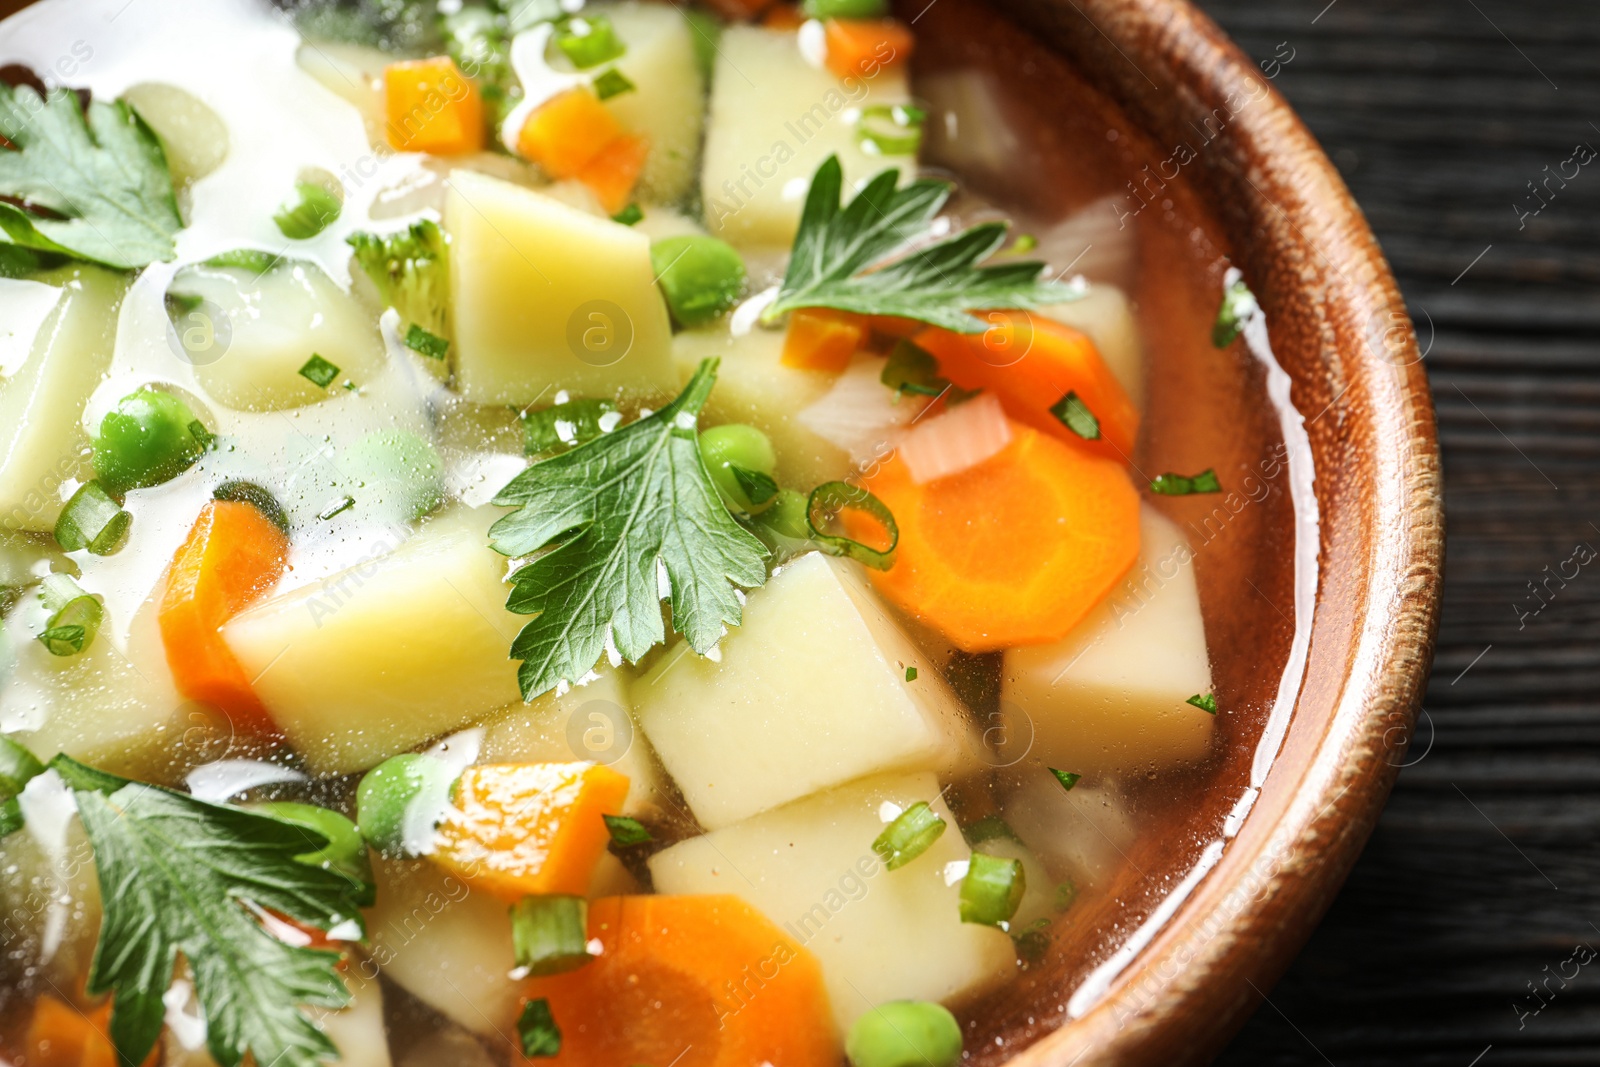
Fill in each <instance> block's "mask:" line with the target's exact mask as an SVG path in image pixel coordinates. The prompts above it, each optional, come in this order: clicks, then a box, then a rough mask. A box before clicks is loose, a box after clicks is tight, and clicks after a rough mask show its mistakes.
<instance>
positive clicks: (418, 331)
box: [334, 322, 450, 374]
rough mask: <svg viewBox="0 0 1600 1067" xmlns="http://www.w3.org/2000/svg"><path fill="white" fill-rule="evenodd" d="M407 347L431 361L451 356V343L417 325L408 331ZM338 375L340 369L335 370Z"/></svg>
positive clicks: (414, 324)
mask: <svg viewBox="0 0 1600 1067" xmlns="http://www.w3.org/2000/svg"><path fill="white" fill-rule="evenodd" d="M406 347H407V348H409V349H411V351H413V352H420V353H422V354H423V355H424V356H427V357H428V358H429V359H443V358H444V357H445V356H447V355H449V354H450V342H449V341H446V340H445V339H444V338H443V337H440V336H439V335H438V334H433V333H429V332H428V331H427V330H424V329H423V328H422V327H421V326H418V325H417V324H416V323H414V322H413V323H412V324H411V328H410V329H408V330H406ZM334 373H335V374H337V373H339V372H338V369H337V368H335V370H334Z"/></svg>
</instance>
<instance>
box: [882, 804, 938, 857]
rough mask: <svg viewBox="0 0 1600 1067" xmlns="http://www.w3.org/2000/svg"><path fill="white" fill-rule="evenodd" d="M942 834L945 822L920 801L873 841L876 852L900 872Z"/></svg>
mask: <svg viewBox="0 0 1600 1067" xmlns="http://www.w3.org/2000/svg"><path fill="white" fill-rule="evenodd" d="M942 833H944V820H943V819H941V818H940V817H939V813H938V812H936V811H934V810H933V808H931V807H929V806H928V802H927V801H926V800H919V801H917V802H916V803H915V804H913V805H911V806H910V807H909V808H907V809H906V810H905V811H902V812H901V813H900V814H899V815H898V816H897V817H896V818H895V820H894V822H892V823H890V824H889V825H888V826H886V827H884V830H883V833H881V834H879V835H878V837H877V840H875V841H873V842H872V851H874V852H876V853H877V854H878V858H879V859H881V860H883V865H884V866H885V867H887V868H888V869H889V870H891V871H894V870H899V869H900V868H901V867H904V866H905V865H906V864H908V863H910V862H911V861H912V860H914V859H916V858H917V857H918V856H920V855H922V854H923V853H924V852H926V851H928V848H929V847H930V846H931V845H932V844H933V843H934V842H935V841H937V840H939V835H940V834H942Z"/></svg>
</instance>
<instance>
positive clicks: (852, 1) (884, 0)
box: [800, 0, 889, 19]
mask: <svg viewBox="0 0 1600 1067" xmlns="http://www.w3.org/2000/svg"><path fill="white" fill-rule="evenodd" d="M800 13H801V14H802V15H804V16H805V17H806V18H808V19H881V18H883V17H884V16H885V15H887V14H888V13H889V4H888V0H802V3H801V4H800Z"/></svg>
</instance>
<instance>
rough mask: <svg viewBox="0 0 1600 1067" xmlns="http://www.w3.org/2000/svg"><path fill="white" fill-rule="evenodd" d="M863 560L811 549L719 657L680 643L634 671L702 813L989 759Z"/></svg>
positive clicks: (731, 811)
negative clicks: (870, 580) (859, 563)
mask: <svg viewBox="0 0 1600 1067" xmlns="http://www.w3.org/2000/svg"><path fill="white" fill-rule="evenodd" d="M854 567H855V564H852V563H847V562H845V561H843V560H840V559H836V558H834V557H832V556H825V555H823V554H821V553H812V554H811V555H808V556H803V557H801V558H800V559H798V560H796V561H795V562H793V563H791V564H789V565H788V566H786V567H784V568H783V569H781V570H780V571H779V572H778V573H777V574H775V575H774V576H773V578H772V580H771V581H770V582H768V583H767V585H766V586H765V587H763V588H761V589H757V590H755V591H754V592H752V593H751V594H750V597H749V599H748V601H747V602H746V603H745V606H744V622H743V624H742V625H740V626H739V628H738V629H736V630H734V631H732V632H731V633H729V634H728V636H727V637H726V638H725V639H724V640H723V641H722V643H721V646H720V648H721V654H720V662H717V661H714V660H712V659H710V658H708V657H702V656H697V655H694V654H692V653H691V652H690V650H689V648H688V646H687V645H684V644H682V643H680V644H679V645H678V646H677V647H675V648H672V649H669V650H668V651H667V652H666V653H665V654H664V655H663V656H662V658H661V661H660V663H658V664H657V666H656V667H655V668H654V669H652V670H651V671H650V672H649V673H648V674H647V675H645V676H644V677H643V678H641V679H640V680H639V681H638V682H636V683H635V684H634V686H633V702H634V708H635V710H636V711H637V713H638V716H639V723H640V725H642V726H643V727H644V732H645V734H646V735H647V736H648V737H649V738H650V742H651V744H653V745H654V746H655V749H656V752H657V753H658V754H659V755H660V756H661V762H662V763H663V764H664V765H665V766H666V768H667V771H668V772H669V773H670V774H671V775H672V777H673V779H674V780H675V781H676V782H677V783H678V788H679V789H681V790H682V791H683V795H684V799H685V800H687V801H688V802H689V808H690V810H692V811H693V812H694V814H695V817H696V818H697V819H699V820H700V822H701V823H702V824H703V825H705V826H707V827H710V828H713V829H715V828H717V827H721V826H728V825H730V824H732V823H735V822H738V821H739V820H740V819H744V818H747V817H748V816H751V815H754V814H755V813H756V812H759V811H765V810H767V809H769V808H775V807H777V806H778V805H780V804H786V803H788V802H789V801H791V800H796V799H798V798H800V797H803V796H806V795H807V794H810V793H815V792H818V791H819V790H823V789H828V788H831V787H833V786H836V785H841V784H843V783H845V782H848V781H851V780H853V779H856V778H861V777H864V776H866V775H869V774H875V773H878V772H880V771H891V770H954V769H957V768H962V767H965V766H969V765H971V764H972V763H973V762H974V761H975V760H977V758H978V754H979V752H980V750H981V745H982V742H981V741H979V740H978V739H977V737H976V735H975V733H974V732H973V731H972V729H971V727H970V726H969V725H968V724H967V723H966V722H965V719H964V715H963V712H962V709H961V706H960V702H959V700H958V698H957V697H956V695H955V694H954V693H953V692H951V691H950V688H949V686H947V685H946V684H945V683H944V681H943V679H942V678H941V677H940V675H939V672H938V671H937V670H936V669H934V667H933V666H932V665H931V664H930V663H929V661H928V659H927V657H925V656H924V655H923V654H922V653H921V652H920V651H919V650H918V649H917V648H916V647H915V646H914V645H912V643H911V641H910V639H909V638H907V637H906V636H905V634H904V633H902V632H901V630H900V628H899V627H898V626H897V625H895V623H894V622H893V621H892V620H891V619H890V618H889V616H888V615H887V614H886V613H885V611H884V609H883V608H882V607H881V606H880V605H879V604H878V602H877V600H876V598H875V597H874V596H873V594H872V593H871V591H870V590H868V589H867V588H866V585H865V583H864V582H863V581H862V580H861V578H860V577H859V576H858V575H857V574H855V573H854V571H853V568H854ZM908 668H915V669H916V680H915V681H907V680H906V674H907V670H908Z"/></svg>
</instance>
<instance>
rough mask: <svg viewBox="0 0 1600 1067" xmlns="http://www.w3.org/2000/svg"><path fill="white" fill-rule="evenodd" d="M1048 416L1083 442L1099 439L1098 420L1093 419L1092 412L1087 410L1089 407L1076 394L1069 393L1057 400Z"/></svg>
mask: <svg viewBox="0 0 1600 1067" xmlns="http://www.w3.org/2000/svg"><path fill="white" fill-rule="evenodd" d="M1050 414H1052V415H1054V416H1055V417H1056V419H1057V420H1058V421H1059V422H1060V423H1061V425H1063V426H1065V427H1066V428H1067V429H1069V430H1071V431H1072V432H1073V433H1075V434H1077V435H1078V436H1079V437H1081V438H1083V439H1084V440H1085V441H1098V440H1099V439H1100V420H1099V419H1097V418H1095V417H1094V412H1092V411H1090V410H1089V405H1088V404H1085V403H1084V402H1083V400H1082V398H1081V397H1079V396H1078V394H1077V393H1073V392H1069V393H1067V395H1066V396H1064V397H1062V398H1061V399H1060V400H1057V401H1056V402H1055V405H1054V406H1052V407H1051V408H1050Z"/></svg>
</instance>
